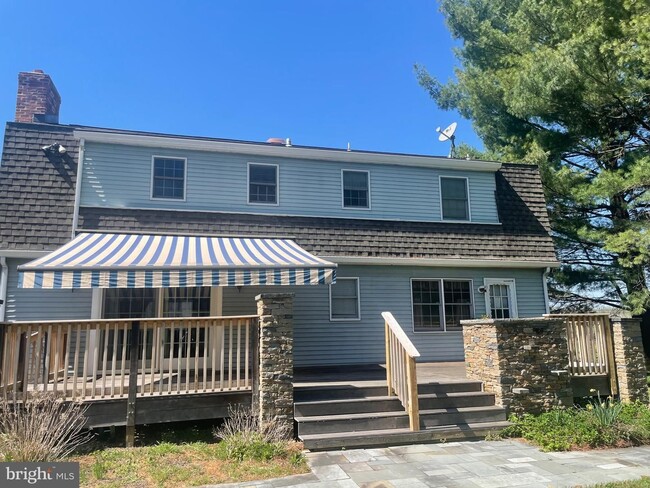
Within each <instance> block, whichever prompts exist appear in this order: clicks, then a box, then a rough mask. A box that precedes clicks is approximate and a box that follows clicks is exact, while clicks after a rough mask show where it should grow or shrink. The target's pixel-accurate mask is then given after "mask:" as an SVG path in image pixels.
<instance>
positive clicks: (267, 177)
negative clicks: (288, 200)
mask: <svg viewBox="0 0 650 488" xmlns="http://www.w3.org/2000/svg"><path fill="white" fill-rule="evenodd" d="M248 203H254V204H258V205H277V204H278V165H277V164H254V163H249V165H248Z"/></svg>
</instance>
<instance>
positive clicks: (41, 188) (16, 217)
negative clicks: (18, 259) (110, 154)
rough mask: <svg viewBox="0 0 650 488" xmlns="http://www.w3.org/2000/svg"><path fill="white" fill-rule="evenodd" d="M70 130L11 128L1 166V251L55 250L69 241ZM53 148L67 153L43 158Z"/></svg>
mask: <svg viewBox="0 0 650 488" xmlns="http://www.w3.org/2000/svg"><path fill="white" fill-rule="evenodd" d="M72 131H73V129H72V128H71V127H66V126H59V125H48V124H21V123H15V122H10V123H8V124H7V126H6V129H5V138H4V149H3V151H2V163H1V166H0V250H2V249H29V250H42V249H46V250H47V249H54V248H56V247H57V246H60V245H62V244H65V243H66V242H67V241H68V240H70V236H71V232H72V215H73V208H74V193H75V182H76V177H77V160H78V157H77V154H78V149H79V148H78V142H77V141H76V140H75V139H74V137H73V135H72ZM55 142H58V143H59V144H62V145H63V146H65V148H66V149H67V153H66V154H64V155H62V156H59V155H58V154H57V155H54V156H52V157H50V158H48V157H47V156H46V155H45V153H44V152H43V150H42V149H41V148H42V147H43V146H49V145H51V144H54V143H55Z"/></svg>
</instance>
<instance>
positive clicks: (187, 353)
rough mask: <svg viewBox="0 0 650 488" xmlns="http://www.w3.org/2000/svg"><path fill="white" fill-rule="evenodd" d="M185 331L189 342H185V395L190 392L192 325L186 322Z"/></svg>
mask: <svg viewBox="0 0 650 488" xmlns="http://www.w3.org/2000/svg"><path fill="white" fill-rule="evenodd" d="M185 330H186V331H187V340H186V341H185V393H189V392H190V360H191V359H190V358H191V356H190V353H191V351H192V340H191V339H192V323H191V322H190V321H186V322H185Z"/></svg>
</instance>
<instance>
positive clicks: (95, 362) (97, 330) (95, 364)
mask: <svg viewBox="0 0 650 488" xmlns="http://www.w3.org/2000/svg"><path fill="white" fill-rule="evenodd" d="M93 329H94V330H93V332H94V333H95V341H94V344H93V364H92V365H91V366H92V375H93V378H92V384H91V388H92V391H91V393H90V398H92V399H94V398H95V396H96V395H97V372H98V368H99V341H100V339H101V337H100V333H101V323H100V322H94V323H93Z"/></svg>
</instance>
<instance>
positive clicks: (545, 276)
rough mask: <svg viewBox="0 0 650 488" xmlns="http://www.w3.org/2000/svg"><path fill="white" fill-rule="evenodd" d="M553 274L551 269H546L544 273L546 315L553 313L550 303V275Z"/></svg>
mask: <svg viewBox="0 0 650 488" xmlns="http://www.w3.org/2000/svg"><path fill="white" fill-rule="evenodd" d="M550 272H551V268H546V269H545V270H544V273H542V285H543V286H544V307H545V308H546V313H551V310H550V308H549V303H548V274H549V273H550Z"/></svg>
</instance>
